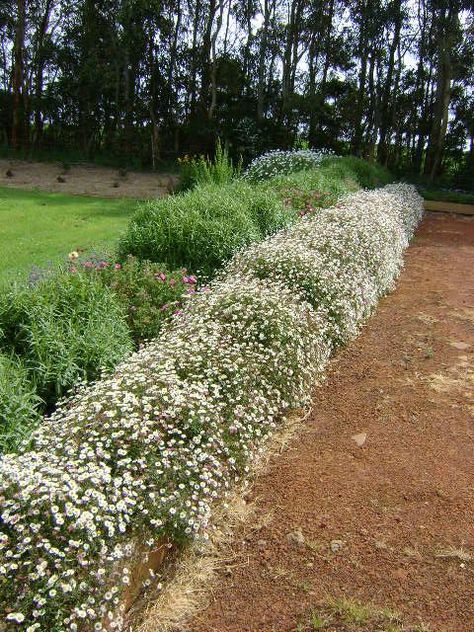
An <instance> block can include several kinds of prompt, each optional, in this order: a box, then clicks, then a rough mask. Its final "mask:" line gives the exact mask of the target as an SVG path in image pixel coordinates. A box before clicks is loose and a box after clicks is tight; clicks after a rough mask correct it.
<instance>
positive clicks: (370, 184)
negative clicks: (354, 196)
mask: <svg viewBox="0 0 474 632" xmlns="http://www.w3.org/2000/svg"><path fill="white" fill-rule="evenodd" d="M322 167H323V168H329V169H330V170H331V173H332V175H333V177H334V178H337V177H342V178H344V177H346V176H347V174H348V173H349V172H350V173H351V174H353V176H355V179H356V180H357V182H358V183H359V185H360V186H361V187H362V188H363V189H376V188H377V187H382V186H385V185H387V184H389V183H390V182H393V176H392V174H391V173H390V172H389V171H388V169H386V168H385V167H382V165H379V164H378V163H376V162H368V161H367V160H362V158H357V157H356V156H341V157H335V156H334V157H330V158H326V159H325V160H324V161H323V164H322Z"/></svg>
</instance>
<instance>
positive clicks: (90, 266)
mask: <svg viewBox="0 0 474 632" xmlns="http://www.w3.org/2000/svg"><path fill="white" fill-rule="evenodd" d="M93 267H94V264H93V263H92V261H84V268H93Z"/></svg>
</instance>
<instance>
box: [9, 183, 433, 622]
mask: <svg viewBox="0 0 474 632" xmlns="http://www.w3.org/2000/svg"><path fill="white" fill-rule="evenodd" d="M421 216H422V200H421V198H420V197H419V196H418V194H417V193H416V191H415V189H414V188H413V187H410V186H408V185H390V186H388V187H385V188H384V189H381V190H376V191H371V192H367V191H362V192H359V193H356V194H353V195H350V196H347V197H346V198H345V199H343V200H341V202H340V203H339V204H338V205H337V206H336V207H333V208H330V209H325V210H321V211H320V212H318V213H317V214H315V215H312V216H311V217H310V218H308V219H304V220H301V221H300V222H299V223H297V224H296V225H294V226H293V227H292V228H290V229H287V230H284V231H281V232H280V233H277V234H276V235H274V236H272V237H270V238H268V239H266V240H265V241H264V242H261V243H260V244H256V245H254V246H252V247H250V248H249V249H246V250H244V251H242V252H240V253H239V254H237V255H236V256H235V257H234V258H233V260H231V262H230V263H229V264H228V266H227V267H226V268H225V270H224V271H223V272H222V274H221V275H220V277H219V278H218V279H217V280H216V281H215V282H214V283H213V284H212V285H211V287H210V289H209V290H208V291H205V292H201V293H199V294H198V295H197V296H195V297H193V298H189V300H188V303H187V305H186V307H185V308H184V310H183V313H182V315H180V316H177V317H176V318H175V319H174V320H173V321H172V322H171V324H170V325H169V326H168V327H167V328H166V329H165V331H164V332H163V334H162V336H161V337H160V339H159V340H156V341H154V342H152V343H150V344H148V345H146V346H145V347H143V348H142V349H141V350H140V351H139V352H137V353H135V354H134V355H132V356H131V357H129V358H128V359H127V360H126V361H124V362H123V363H122V364H121V365H120V366H119V367H118V369H117V370H116V371H115V373H114V374H113V375H112V376H104V377H103V379H102V380H100V381H98V382H97V383H95V384H93V385H91V386H88V387H84V388H83V389H82V390H80V391H79V392H78V394H77V395H76V396H75V397H74V398H72V399H71V400H70V401H68V402H65V403H64V404H63V405H62V406H61V407H60V408H59V409H58V411H56V413H55V414H54V415H53V416H52V417H51V418H50V419H49V420H47V421H46V422H45V423H44V424H43V425H42V426H41V427H40V428H39V429H38V430H37V431H36V432H35V434H34V436H33V443H32V446H31V447H29V448H28V449H27V448H24V450H23V452H22V453H21V454H19V455H7V456H5V457H4V458H3V460H2V461H1V462H0V507H1V510H0V511H1V523H0V629H2V630H3V629H6V630H9V629H22V630H27V631H28V632H33V631H34V630H49V631H51V632H56V631H57V632H59V631H62V630H102V629H105V628H104V626H105V622H106V621H107V625H108V626H109V627H110V628H112V629H120V628H121V627H122V626H123V611H122V608H121V604H122V601H121V593H122V590H123V588H124V586H127V584H128V583H129V581H130V572H131V570H132V566H133V564H134V563H137V561H139V560H136V559H134V558H133V555H134V553H135V552H136V549H135V548H134V546H133V543H134V542H135V541H137V539H139V540H140V542H141V543H143V547H142V548H144V549H145V550H144V551H142V553H143V555H145V554H146V547H149V549H150V550H151V549H152V548H153V546H154V545H155V543H156V542H157V541H158V540H159V539H160V538H162V537H166V538H168V539H169V540H172V541H179V540H180V539H182V538H189V537H196V535H197V534H202V533H205V528H206V525H207V524H208V521H209V517H210V514H211V508H212V504H213V503H214V501H215V500H216V499H218V498H220V497H222V496H223V494H225V491H226V490H227V489H228V487H229V486H230V485H231V484H232V483H233V481H235V480H236V478H238V477H240V476H241V475H242V474H245V472H246V471H247V469H248V464H249V462H250V461H251V459H252V456H253V455H255V454H256V453H257V452H258V451H259V450H260V449H261V447H262V444H263V441H264V439H265V437H267V436H268V435H269V434H271V432H272V431H273V430H274V428H275V427H276V426H277V424H278V423H279V422H280V421H281V420H282V418H283V416H284V414H285V412H286V411H287V410H288V409H291V408H292V407H297V406H301V405H304V404H305V403H307V402H308V400H309V397H310V394H311V386H312V385H313V384H314V382H315V381H316V380H317V378H318V376H320V375H321V373H322V371H323V370H324V367H325V365H326V364H327V361H328V358H329V357H330V355H331V353H332V351H333V349H334V347H335V346H336V345H338V344H341V343H343V342H346V341H347V340H349V339H350V338H351V337H353V336H354V335H355V334H356V333H357V331H358V330H359V328H360V326H361V325H362V324H363V322H364V320H365V319H366V318H367V316H368V315H369V314H370V312H371V311H372V310H373V308H374V307H375V305H376V303H377V300H378V299H379V297H380V296H382V295H383V294H384V293H386V292H387V291H389V290H390V289H392V288H393V285H394V281H395V279H396V277H397V276H398V274H399V272H400V269H401V266H402V263H403V251H404V249H405V248H406V246H407V244H408V241H409V239H410V238H411V236H412V235H413V232H414V230H415V228H416V226H417V224H418V222H419V221H420V219H421Z"/></svg>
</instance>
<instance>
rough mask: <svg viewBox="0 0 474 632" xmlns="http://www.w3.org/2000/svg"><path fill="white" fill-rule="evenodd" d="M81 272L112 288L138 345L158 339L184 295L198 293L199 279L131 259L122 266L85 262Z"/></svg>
mask: <svg viewBox="0 0 474 632" xmlns="http://www.w3.org/2000/svg"><path fill="white" fill-rule="evenodd" d="M78 265H80V266H81V268H82V269H83V270H84V271H85V272H88V273H89V274H92V275H93V276H95V278H96V279H97V280H99V281H100V282H101V283H103V284H104V285H105V286H106V287H108V288H110V289H111V290H112V291H113V292H114V294H115V295H116V296H117V298H118V301H119V303H120V304H121V305H122V306H123V307H124V308H125V310H126V312H127V323H128V326H129V328H130V331H131V334H132V337H133V339H134V341H135V343H136V344H137V345H138V344H140V343H142V342H144V341H145V340H149V339H151V338H155V337H156V336H158V334H159V333H160V331H161V329H162V327H163V325H164V323H165V322H167V321H168V320H169V319H170V317H171V316H172V315H173V314H174V313H176V312H179V310H180V309H181V307H182V305H183V295H185V294H192V293H194V292H195V291H196V284H197V279H196V277H195V276H193V275H192V274H188V273H187V270H186V269H184V268H183V269H180V270H174V271H173V272H169V270H167V268H166V266H164V265H162V264H157V263H151V262H150V261H139V260H138V259H136V258H135V257H132V256H130V257H128V258H127V260H126V261H125V263H124V264H123V265H121V264H117V263H116V264H114V263H111V262H108V261H107V260H104V259H99V260H94V259H93V258H86V259H85V260H82V261H81V262H80V264H78Z"/></svg>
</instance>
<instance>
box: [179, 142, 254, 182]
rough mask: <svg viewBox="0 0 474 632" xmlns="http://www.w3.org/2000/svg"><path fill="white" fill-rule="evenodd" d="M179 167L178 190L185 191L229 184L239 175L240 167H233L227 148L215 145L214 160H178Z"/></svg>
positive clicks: (198, 157)
mask: <svg viewBox="0 0 474 632" xmlns="http://www.w3.org/2000/svg"><path fill="white" fill-rule="evenodd" d="M178 163H179V166H180V183H179V184H180V189H181V190H183V191H185V190H187V189H192V188H194V187H195V186H199V185H202V184H229V183H230V182H231V181H232V180H233V179H234V178H235V177H237V176H238V175H239V174H240V170H241V165H240V164H238V165H237V166H234V164H233V162H232V160H231V158H230V157H229V152H228V150H227V147H225V146H223V145H222V143H221V141H220V140H218V141H217V143H216V152H215V155H214V159H212V160H211V159H210V158H209V156H197V157H190V156H188V155H186V156H184V158H180V159H178Z"/></svg>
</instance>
